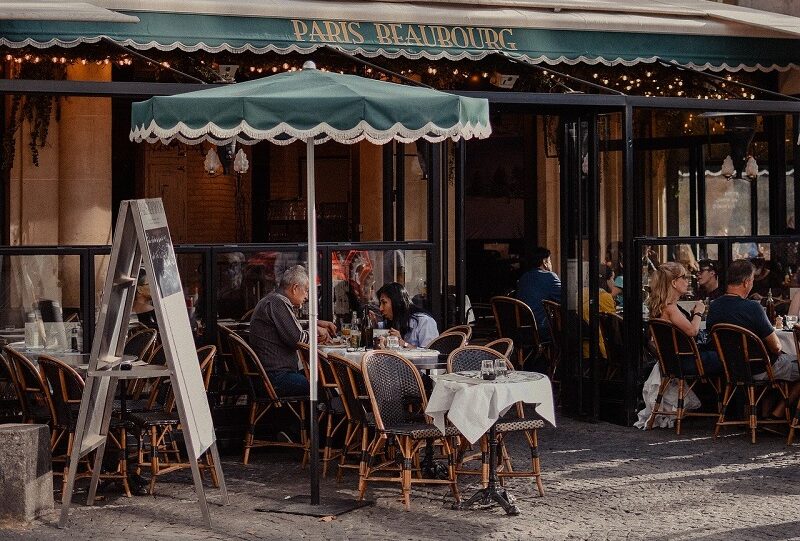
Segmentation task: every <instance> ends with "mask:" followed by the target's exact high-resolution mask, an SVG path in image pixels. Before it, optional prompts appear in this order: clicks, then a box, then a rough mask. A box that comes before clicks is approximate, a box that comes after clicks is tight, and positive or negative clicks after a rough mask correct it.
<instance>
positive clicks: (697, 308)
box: [692, 301, 706, 316]
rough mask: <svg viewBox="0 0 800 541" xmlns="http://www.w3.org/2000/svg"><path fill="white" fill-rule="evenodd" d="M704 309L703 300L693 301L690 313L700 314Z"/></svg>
mask: <svg viewBox="0 0 800 541" xmlns="http://www.w3.org/2000/svg"><path fill="white" fill-rule="evenodd" d="M705 311H706V304H705V303H704V302H703V301H697V302H696V303H694V306H692V315H694V314H700V315H701V316H702V315H703V312H705Z"/></svg>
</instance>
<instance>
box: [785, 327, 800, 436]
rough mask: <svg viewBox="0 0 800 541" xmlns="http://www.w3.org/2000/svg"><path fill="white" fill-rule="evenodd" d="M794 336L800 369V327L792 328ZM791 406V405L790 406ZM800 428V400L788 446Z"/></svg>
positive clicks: (790, 429)
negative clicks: (796, 430)
mask: <svg viewBox="0 0 800 541" xmlns="http://www.w3.org/2000/svg"><path fill="white" fill-rule="evenodd" d="M792 336H793V337H794V349H795V351H796V353H797V365H798V368H800V325H795V326H794V327H793V328H792ZM790 405H791V404H790ZM799 427H800V399H798V400H797V405H796V406H795V411H794V418H793V419H792V424H791V425H790V426H789V437H788V438H786V445H791V444H792V442H793V441H794V431H795V429H797V428H799Z"/></svg>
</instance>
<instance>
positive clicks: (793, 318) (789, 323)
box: [786, 316, 797, 329]
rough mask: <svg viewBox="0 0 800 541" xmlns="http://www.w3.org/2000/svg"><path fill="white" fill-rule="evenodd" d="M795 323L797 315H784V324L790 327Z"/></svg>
mask: <svg viewBox="0 0 800 541" xmlns="http://www.w3.org/2000/svg"><path fill="white" fill-rule="evenodd" d="M795 325H797V316H786V326H787V327H788V328H789V329H791V328H792V327H794V326H795Z"/></svg>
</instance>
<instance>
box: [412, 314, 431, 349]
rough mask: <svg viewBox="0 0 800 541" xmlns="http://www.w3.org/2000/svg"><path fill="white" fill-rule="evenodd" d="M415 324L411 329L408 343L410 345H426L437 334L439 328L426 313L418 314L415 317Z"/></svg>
mask: <svg viewBox="0 0 800 541" xmlns="http://www.w3.org/2000/svg"><path fill="white" fill-rule="evenodd" d="M414 319H415V320H416V326H415V327H414V329H412V331H411V333H410V334H411V336H410V340H408V342H409V344H411V345H412V346H417V347H423V346H427V345H428V344H430V343H431V342H433V339H434V338H436V337H437V336H439V329H438V327H436V321H435V320H434V319H433V318H432V317H430V316H426V315H419V316H417V317H416V318H414Z"/></svg>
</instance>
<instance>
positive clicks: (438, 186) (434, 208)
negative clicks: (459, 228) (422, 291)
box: [428, 143, 447, 321]
mask: <svg viewBox="0 0 800 541" xmlns="http://www.w3.org/2000/svg"><path fill="white" fill-rule="evenodd" d="M443 147H444V143H438V144H436V145H433V146H432V148H431V153H430V156H431V160H430V186H431V188H430V190H431V191H430V195H431V198H430V201H431V204H430V207H429V211H428V212H429V213H428V227H429V234H430V241H431V243H432V244H433V249H432V250H431V258H430V261H429V262H428V276H429V277H430V282H429V283H428V298H429V299H430V308H431V313H432V314H433V315H434V317H436V318H437V319H438V320H439V321H444V319H443V318H444V313H443V311H442V274H443V272H444V268H443V265H442V254H443V253H444V256H445V257H444V261H447V251H446V250H444V251H443V249H442V248H441V246H442V223H443V220H442V215H443V214H445V215H446V212H442V211H443V210H446V204H445V203H443V201H442V183H443V181H442V161H443V160H442V153H443V152H444V148H443ZM445 182H446V180H445ZM445 266H446V263H445Z"/></svg>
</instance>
